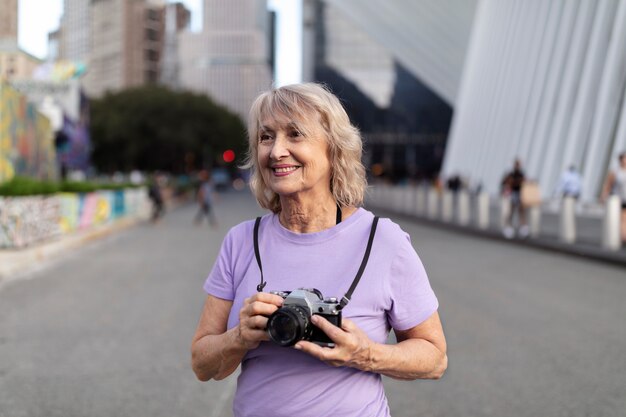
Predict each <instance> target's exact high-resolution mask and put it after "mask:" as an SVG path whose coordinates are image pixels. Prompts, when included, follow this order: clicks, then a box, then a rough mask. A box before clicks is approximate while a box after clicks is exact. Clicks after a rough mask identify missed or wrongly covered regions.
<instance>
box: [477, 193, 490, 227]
mask: <svg viewBox="0 0 626 417" xmlns="http://www.w3.org/2000/svg"><path fill="white" fill-rule="evenodd" d="M476 225H477V226H478V228H479V229H483V230H486V229H488V228H489V194H488V193H486V192H481V193H480V194H478V196H477V197H476Z"/></svg>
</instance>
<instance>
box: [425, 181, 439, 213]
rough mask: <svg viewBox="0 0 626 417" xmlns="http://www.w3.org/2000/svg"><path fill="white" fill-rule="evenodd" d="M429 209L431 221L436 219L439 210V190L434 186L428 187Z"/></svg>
mask: <svg viewBox="0 0 626 417" xmlns="http://www.w3.org/2000/svg"><path fill="white" fill-rule="evenodd" d="M427 204H428V208H427V214H428V217H429V218H431V219H436V218H437V217H438V216H437V210H439V193H438V192H437V189H436V188H435V187H433V186H430V187H428V203H427Z"/></svg>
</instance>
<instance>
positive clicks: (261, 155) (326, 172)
mask: <svg viewBox="0 0 626 417" xmlns="http://www.w3.org/2000/svg"><path fill="white" fill-rule="evenodd" d="M300 129H303V130H304V131H306V132H307V133H306V134H305V133H303V131H302V130H300ZM257 145H258V148H257V150H258V155H257V163H258V167H259V172H260V173H261V175H262V177H263V180H264V181H265V184H266V185H267V186H268V187H269V188H270V189H271V190H272V191H273V192H275V193H276V194H278V195H279V196H281V197H285V196H292V197H304V196H310V197H312V198H319V197H320V196H322V195H324V194H325V193H328V194H330V177H331V166H330V159H329V156H328V143H327V140H326V134H325V132H324V130H323V129H322V127H321V123H320V121H319V116H318V115H317V114H314V115H312V116H311V117H309V118H308V119H307V122H306V125H305V126H302V123H300V124H299V125H298V124H296V122H295V121H294V120H292V119H290V118H289V117H288V116H284V115H281V116H278V117H272V118H267V119H263V120H261V127H260V129H259V137H258V138H257Z"/></svg>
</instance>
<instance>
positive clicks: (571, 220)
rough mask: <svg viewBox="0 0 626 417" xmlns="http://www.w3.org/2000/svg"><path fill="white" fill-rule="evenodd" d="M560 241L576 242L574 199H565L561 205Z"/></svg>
mask: <svg viewBox="0 0 626 417" xmlns="http://www.w3.org/2000/svg"><path fill="white" fill-rule="evenodd" d="M559 239H560V240H561V242H565V243H574V242H575V241H576V199H574V198H572V197H565V198H564V199H563V202H562V203H561V213H560V222H559Z"/></svg>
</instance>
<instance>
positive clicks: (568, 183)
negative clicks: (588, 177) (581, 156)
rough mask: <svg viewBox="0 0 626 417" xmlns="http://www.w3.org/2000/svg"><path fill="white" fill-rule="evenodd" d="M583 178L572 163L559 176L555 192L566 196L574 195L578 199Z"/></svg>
mask: <svg viewBox="0 0 626 417" xmlns="http://www.w3.org/2000/svg"><path fill="white" fill-rule="evenodd" d="M582 184H583V180H582V177H581V176H580V173H579V172H578V170H577V169H576V166H575V165H570V166H569V168H567V169H566V170H565V171H563V173H562V174H561V177H560V178H559V182H558V183H557V186H556V190H555V194H556V195H558V196H561V197H563V198H565V197H573V198H575V199H578V197H580V193H581V191H582Z"/></svg>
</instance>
